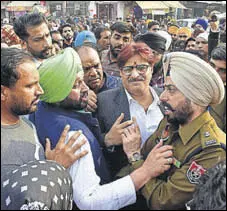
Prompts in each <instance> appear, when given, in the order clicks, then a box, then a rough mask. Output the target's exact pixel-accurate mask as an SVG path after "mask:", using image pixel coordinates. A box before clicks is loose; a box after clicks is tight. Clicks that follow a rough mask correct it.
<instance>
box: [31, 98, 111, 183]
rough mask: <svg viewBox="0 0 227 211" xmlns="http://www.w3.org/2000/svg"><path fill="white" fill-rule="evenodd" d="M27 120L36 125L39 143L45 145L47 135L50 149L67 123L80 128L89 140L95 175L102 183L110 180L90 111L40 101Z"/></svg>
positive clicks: (97, 126)
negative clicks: (64, 107) (84, 111)
mask: <svg viewBox="0 0 227 211" xmlns="http://www.w3.org/2000/svg"><path fill="white" fill-rule="evenodd" d="M29 120H30V121H32V122H33V123H34V125H35V126H36V129H37V134H38V137H39V140H40V143H41V144H42V145H43V146H44V147H45V138H46V137H48V138H49V139H50V140H51V147H52V149H53V148H54V147H55V146H56V144H57V141H58V140H59V138H60V136H61V133H62V131H63V129H64V127H65V126H66V125H67V124H69V125H70V131H78V130H82V131H83V134H84V135H85V136H86V138H87V139H88V141H89V144H90V147H91V152H92V156H93V159H94V164H95V170H96V173H97V175H98V176H100V178H101V181H102V183H106V182H109V181H110V175H109V171H108V168H107V165H106V161H105V158H104V156H103V152H102V148H101V147H100V144H99V142H98V140H97V138H96V137H99V135H101V134H100V133H99V132H100V131H99V125H98V121H97V120H96V119H95V118H92V116H91V113H82V112H78V111H75V110H66V109H62V108H59V107H55V106H52V105H50V104H47V103H45V102H40V103H39V104H38V110H37V111H36V112H35V113H33V114H31V115H29ZM92 131H94V132H92ZM95 136H96V137H95Z"/></svg>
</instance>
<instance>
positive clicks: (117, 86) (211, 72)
mask: <svg viewBox="0 0 227 211" xmlns="http://www.w3.org/2000/svg"><path fill="white" fill-rule="evenodd" d="M76 22H77V23H75V22H74V21H72V20H71V19H68V20H67V21H65V22H64V21H62V22H60V23H56V22H54V21H47V19H46V18H45V17H44V16H43V15H42V14H40V13H27V14H25V15H23V16H20V17H18V18H16V19H15V20H14V22H13V25H9V24H4V25H2V27H1V35H2V36H1V208H2V209H64V210H67V209H81V210H83V209H88V210H119V209H123V210H124V209H126V210H129V209H133V210H148V209H164V210H166V209H176V210H179V209H186V208H188V209H210V210H217V209H226V191H225V188H224V187H226V163H225V159H226V148H225V145H226V134H225V132H226V37H225V36H223V34H224V33H225V31H226V26H225V22H223V23H221V24H218V22H217V21H216V20H215V21H213V20H212V19H211V20H209V21H207V20H205V19H203V18H199V19H198V20H197V21H196V22H195V23H194V26H193V28H188V27H179V26H178V25H176V24H171V23H168V24H166V25H165V26H164V27H163V26H162V25H160V23H159V22H158V21H155V20H153V21H150V22H149V23H146V22H145V21H144V20H141V22H139V23H137V25H135V24H134V23H133V22H132V21H131V19H130V18H127V19H126V21H122V20H120V21H118V20H117V21H116V22H114V23H111V24H108V23H104V22H101V23H97V22H94V23H88V22H85V21H84V20H83V21H81V20H76ZM214 178H215V179H214ZM205 193H207V194H205Z"/></svg>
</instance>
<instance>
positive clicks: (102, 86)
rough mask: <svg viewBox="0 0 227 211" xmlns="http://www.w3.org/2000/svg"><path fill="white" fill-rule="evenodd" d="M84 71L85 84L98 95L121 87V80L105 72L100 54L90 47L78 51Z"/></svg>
mask: <svg viewBox="0 0 227 211" xmlns="http://www.w3.org/2000/svg"><path fill="white" fill-rule="evenodd" d="M77 53H78V55H79V56H80V59H81V63H82V66H83V70H84V82H85V83H86V84H87V86H88V87H89V88H90V89H91V90H93V91H94V92H95V93H96V94H98V93H100V92H103V91H106V90H109V89H113V88H116V87H119V86H120V84H121V79H120V78H119V77H115V76H111V75H109V74H108V73H105V72H103V69H102V64H101V61H100V58H99V55H98V52H97V51H96V50H95V49H94V48H93V47H90V46H81V47H80V48H79V49H78V50H77Z"/></svg>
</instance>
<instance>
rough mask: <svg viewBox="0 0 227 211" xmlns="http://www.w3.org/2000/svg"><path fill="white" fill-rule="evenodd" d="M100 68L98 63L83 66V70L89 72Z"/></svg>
mask: <svg viewBox="0 0 227 211" xmlns="http://www.w3.org/2000/svg"><path fill="white" fill-rule="evenodd" d="M93 68H94V69H100V63H99V64H95V65H93V66H88V67H83V70H84V72H90V71H91V70H92V69H93Z"/></svg>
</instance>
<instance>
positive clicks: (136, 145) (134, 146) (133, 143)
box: [121, 117, 141, 158]
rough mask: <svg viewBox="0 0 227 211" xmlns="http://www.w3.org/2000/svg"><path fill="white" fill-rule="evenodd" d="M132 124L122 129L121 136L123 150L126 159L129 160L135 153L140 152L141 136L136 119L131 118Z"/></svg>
mask: <svg viewBox="0 0 227 211" xmlns="http://www.w3.org/2000/svg"><path fill="white" fill-rule="evenodd" d="M132 121H133V124H132V125H131V126H129V127H127V128H125V129H124V133H123V134H121V138H122V141H123V149H124V152H125V154H126V155H127V157H128V158H130V157H131V156H132V155H133V154H134V153H135V152H140V146H141V135H140V129H139V125H138V124H137V122H136V118H134V117H133V118H132Z"/></svg>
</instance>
